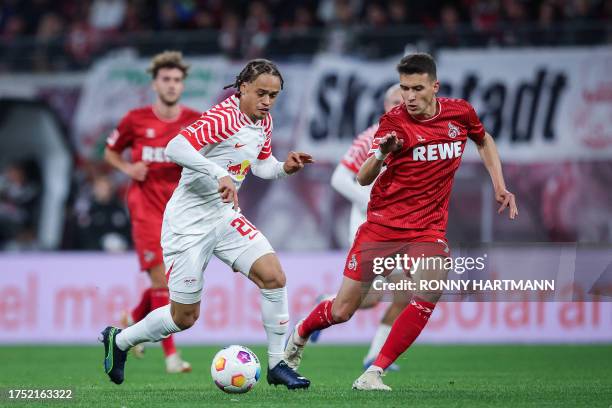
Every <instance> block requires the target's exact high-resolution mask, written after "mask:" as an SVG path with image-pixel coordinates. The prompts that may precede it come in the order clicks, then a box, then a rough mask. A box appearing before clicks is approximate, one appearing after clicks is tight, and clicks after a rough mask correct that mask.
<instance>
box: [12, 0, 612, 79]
mask: <svg viewBox="0 0 612 408" xmlns="http://www.w3.org/2000/svg"><path fill="white" fill-rule="evenodd" d="M611 18H612V0H535V1H526V0H458V1H448V0H429V1H421V2H416V1H415V2H408V1H404V0H379V1H368V0H296V1H283V0H258V1H246V0H156V1H150V0H0V39H1V46H2V48H3V52H2V54H3V58H2V61H3V62H2V63H0V64H3V65H4V66H3V68H4V69H5V70H7V69H20V68H21V69H23V68H32V69H35V70H39V71H40V70H50V69H79V68H85V67H87V66H88V65H89V64H90V63H91V61H92V59H93V58H94V57H95V56H97V55H99V54H100V53H102V52H105V51H106V50H108V49H109V48H112V47H114V46H121V45H134V44H135V43H138V44H142V42H143V41H144V43H146V44H148V46H149V47H151V42H153V43H160V42H161V43H163V42H164V41H166V40H167V41H168V42H169V44H168V45H174V46H176V41H177V37H176V36H177V32H181V33H185V34H188V33H190V32H191V33H192V34H193V32H194V30H200V31H199V32H198V35H197V36H194V35H192V36H191V37H188V39H187V40H185V43H187V45H188V44H192V45H194V44H195V47H198V48H197V49H194V50H193V51H194V52H197V53H200V54H201V53H218V52H223V53H225V54H226V55H228V56H230V57H236V58H250V57H254V56H260V55H270V54H271V53H274V52H283V50H287V51H291V53H292V54H295V53H296V52H302V53H312V52H316V51H319V50H321V49H327V50H328V51H333V52H343V51H346V50H351V51H353V50H355V49H356V47H359V46H365V47H364V48H363V49H364V51H363V52H365V53H366V54H368V56H379V54H381V53H384V51H385V49H384V48H385V46H392V47H393V48H392V50H393V52H394V53H397V52H398V50H397V48H396V47H397V46H398V45H399V46H401V44H405V43H406V41H407V39H406V38H407V37H414V38H412V40H415V41H419V40H422V38H419V35H418V33H415V32H413V31H411V30H410V27H412V28H413V29H414V28H417V31H419V30H420V31H421V32H422V31H423V30H426V32H427V33H428V34H427V36H426V37H427V40H428V41H432V42H433V44H432V45H434V46H451V47H452V46H469V45H490V44H501V45H521V44H530V43H536V44H545V45H555V44H556V43H559V42H564V43H567V42H570V43H577V44H589V43H597V42H600V41H609V35H610V32H609V31H608V30H605V29H604V31H603V32H601V30H599V31H598V30H594V29H593V24H595V26H597V27H605V26H606V23H609V22H610V20H611ZM563 23H567V24H565V25H568V24H569V25H574V26H578V27H579V28H580V27H582V28H584V29H585V30H583V31H582V34H579V36H578V37H577V38H563V37H564V33H563V32H562V33H560V32H559V27H560V26H563ZM521 27H526V28H525V29H521ZM578 31H579V32H580V31H581V30H578ZM574 32H575V30H574ZM164 33H165V34H168V36H169V37H171V38H168V37H163V34H164ZM171 33H172V35H171V36H170V34H171ZM381 33H382V34H384V35H386V36H387V37H385V41H380V35H381ZM153 34H155V35H156V36H155V37H154V38H153V39H151V36H152V35H153ZM160 34H161V35H162V37H160ZM394 36H395V37H401V38H396V39H395V40H396V41H391V42H390V43H388V42H387V41H386V40H388V39H389V38H390V39H391V40H393V38H394ZM128 38H130V39H128ZM164 38H165V39H166V40H164ZM181 38H182V37H181ZM204 38H207V39H208V41H204V40H203V39H204ZM126 41H128V42H129V44H125V42H126ZM198 41H201V42H200V43H199V44H198ZM27 47H30V48H29V50H30V51H31V55H29V53H28V55H27V57H28V58H27V64H28V66H27V67H26V66H19V64H17V66H15V65H14V64H13V65H12V66H7V64H9V63H8V62H7V61H11V60H18V61H19V60H20V59H19V58H20V57H21V60H22V61H24V59H25V56H24V55H23V51H24V49H25V48H27ZM153 47H154V45H153ZM145 48H146V47H145ZM185 48H186V49H185V51H189V47H188V46H186V47H185ZM400 50H401V48H400ZM144 51H146V50H144ZM9 65H10V64H9Z"/></svg>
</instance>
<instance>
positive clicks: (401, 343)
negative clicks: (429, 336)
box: [373, 297, 436, 370]
mask: <svg viewBox="0 0 612 408" xmlns="http://www.w3.org/2000/svg"><path fill="white" fill-rule="evenodd" d="M434 307H436V305H435V304H433V303H429V302H426V301H424V300H421V299H419V298H416V297H415V298H413V299H412V300H411V301H410V304H409V305H408V306H406V308H405V309H404V311H403V312H402V313H401V314H400V315H399V316H398V317H397V319H395V322H394V323H393V326H392V328H391V333H389V336H388V337H387V341H386V342H385V344H384V345H383V347H382V349H381V350H380V353H379V354H378V357H376V360H375V361H374V363H373V365H375V366H377V367H380V368H382V369H383V370H386V369H387V367H389V366H390V365H391V363H393V362H394V361H395V360H396V359H397V358H398V357H399V356H400V354H402V353H403V352H404V351H406V349H407V348H408V347H410V345H411V344H412V343H413V342H414V341H415V340H416V338H417V337H419V334H421V330H423V328H424V327H425V325H426V324H427V321H428V320H429V316H431V313H432V312H433V310H434Z"/></svg>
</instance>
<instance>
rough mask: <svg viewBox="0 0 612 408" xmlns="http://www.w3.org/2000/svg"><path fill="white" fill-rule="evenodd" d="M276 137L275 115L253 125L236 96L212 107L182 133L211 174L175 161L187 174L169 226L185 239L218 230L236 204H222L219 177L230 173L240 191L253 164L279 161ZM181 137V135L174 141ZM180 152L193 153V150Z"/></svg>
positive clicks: (176, 193)
mask: <svg viewBox="0 0 612 408" xmlns="http://www.w3.org/2000/svg"><path fill="white" fill-rule="evenodd" d="M271 134H272V116H271V115H270V114H269V113H268V115H267V116H266V117H265V118H264V119H263V120H260V121H257V122H253V121H252V120H251V119H250V118H249V117H248V116H247V115H245V114H244V113H242V112H241V111H240V109H239V99H238V98H237V97H236V96H231V97H229V98H227V99H226V100H224V101H223V102H221V103H220V104H218V105H216V106H214V107H212V108H211V109H209V110H208V111H206V112H204V113H203V114H202V116H201V117H200V118H199V119H198V120H197V121H195V122H194V123H192V124H191V125H190V126H188V127H186V128H185V129H183V130H182V131H181V132H180V135H182V136H183V137H184V138H185V139H186V140H187V141H188V142H189V143H190V144H191V146H193V147H194V148H195V150H197V152H198V153H199V154H200V155H201V156H203V157H204V158H205V159H207V160H206V166H207V167H205V170H206V172H203V171H196V170H195V169H194V168H190V166H189V165H187V164H185V163H182V162H181V160H177V159H174V161H176V162H177V163H179V164H181V165H183V171H182V173H181V179H180V181H179V184H178V187H177V188H176V190H175V191H174V193H173V195H172V198H170V201H168V204H167V206H166V211H165V213H164V228H169V229H170V230H171V232H172V233H174V234H180V235H201V234H206V233H209V232H211V231H214V225H215V223H216V222H217V221H219V220H220V219H222V218H223V217H224V216H225V215H227V214H228V213H230V212H232V211H233V210H232V206H233V204H232V203H224V202H222V200H221V195H220V194H219V192H218V188H219V182H218V179H219V178H220V177H223V176H227V175H229V176H230V177H231V178H232V180H233V181H234V183H235V185H236V189H238V188H240V185H241V184H242V182H243V180H244V178H245V177H246V175H247V173H248V172H249V169H251V166H255V165H257V164H258V163H261V162H262V161H273V162H274V164H276V163H278V162H277V161H276V159H275V158H274V157H273V156H272V146H271ZM179 138H180V136H177V137H176V138H175V139H179ZM180 142H183V141H182V140H181V141H180ZM171 143H172V142H171ZM170 148H171V146H170V144H169V145H168V149H167V150H166V153H167V154H168V156H169V157H170V158H172V157H173V156H174V157H176V156H177V155H176V153H175V154H174V155H171V153H170ZM181 149H182V150H183V151H184V150H189V146H188V145H187V148H185V147H181ZM181 153H183V152H181ZM189 153H191V154H192V153H194V152H193V151H191V152H189ZM198 159H200V160H201V159H202V158H201V157H198ZM281 165H282V163H281ZM281 167H282V166H281ZM280 176H282V175H276V177H280ZM266 178H273V177H266Z"/></svg>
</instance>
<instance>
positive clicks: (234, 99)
mask: <svg viewBox="0 0 612 408" xmlns="http://www.w3.org/2000/svg"><path fill="white" fill-rule="evenodd" d="M227 99H229V101H230V103H231V104H232V107H233V108H234V109H236V112H238V114H239V115H240V117H241V118H244V120H246V121H247V123H249V124H251V125H259V124H260V123H261V120H258V121H257V122H253V121H252V120H251V118H249V115H246V114H245V113H244V112H242V111H241V110H240V99H238V97H237V96H236V95H232V96H230V97H229V98H227Z"/></svg>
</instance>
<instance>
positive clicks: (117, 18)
mask: <svg viewBox="0 0 612 408" xmlns="http://www.w3.org/2000/svg"><path fill="white" fill-rule="evenodd" d="M125 10H126V4H125V0H94V1H93V3H92V5H91V9H90V10H89V25H90V26H91V27H93V28H94V29H96V30H101V31H114V30H117V29H119V27H121V25H122V24H123V20H124V18H125Z"/></svg>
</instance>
